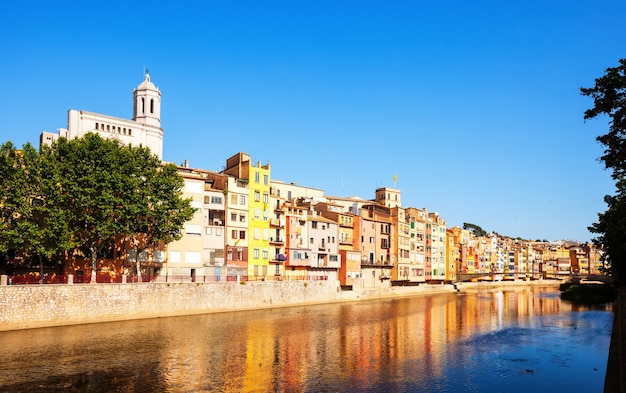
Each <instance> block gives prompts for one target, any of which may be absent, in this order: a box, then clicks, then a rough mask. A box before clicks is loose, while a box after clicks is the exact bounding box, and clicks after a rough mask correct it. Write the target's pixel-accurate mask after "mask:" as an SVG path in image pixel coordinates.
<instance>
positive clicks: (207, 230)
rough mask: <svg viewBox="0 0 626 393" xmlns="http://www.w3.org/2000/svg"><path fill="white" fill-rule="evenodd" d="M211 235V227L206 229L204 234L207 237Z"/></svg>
mask: <svg viewBox="0 0 626 393" xmlns="http://www.w3.org/2000/svg"><path fill="white" fill-rule="evenodd" d="M212 233H213V228H211V227H206V234H207V235H211V234H212Z"/></svg>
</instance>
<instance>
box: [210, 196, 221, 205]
mask: <svg viewBox="0 0 626 393" xmlns="http://www.w3.org/2000/svg"><path fill="white" fill-rule="evenodd" d="M211 203H217V204H221V203H222V197H216V196H212V197H211Z"/></svg>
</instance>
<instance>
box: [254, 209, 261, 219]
mask: <svg viewBox="0 0 626 393" xmlns="http://www.w3.org/2000/svg"><path fill="white" fill-rule="evenodd" d="M254 219H255V220H260V219H261V209H259V208H258V207H255V208H254Z"/></svg>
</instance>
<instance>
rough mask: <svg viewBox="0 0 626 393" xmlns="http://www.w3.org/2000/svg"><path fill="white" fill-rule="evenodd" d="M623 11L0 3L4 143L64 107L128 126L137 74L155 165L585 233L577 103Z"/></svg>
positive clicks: (462, 218) (477, 220) (597, 175)
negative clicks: (147, 93)
mask: <svg viewBox="0 0 626 393" xmlns="http://www.w3.org/2000/svg"><path fill="white" fill-rule="evenodd" d="M625 21H626V2H625V1H623V0H613V1H605V0H599V1H593V2H591V1H571V0H570V1H535V0H529V1H474V2H467V1H441V2H438V1H431V2H420V1H393V2H390V1H310V2H303V1H250V2H242V1H221V2H216V1H207V2H185V1H178V2H158V1H152V2H145V1H144V2H118V1H108V2H96V3H92V2H82V1H81V2H78V1H76V2H70V1H58V2H56V1H55V2H31V1H24V2H18V1H10V2H3V3H2V4H1V5H0V54H1V61H0V103H1V105H0V141H2V142H5V141H7V140H10V141H12V142H14V143H16V144H18V145H22V144H23V143H25V142H27V141H30V142H32V143H34V144H37V143H38V138H39V134H40V133H41V132H42V131H44V130H47V131H54V130H56V129H57V128H65V127H66V126H67V111H68V110H69V109H79V110H87V111H92V112H97V113H103V114H108V115H112V116H117V117H123V118H130V117H132V91H133V89H134V88H135V87H136V86H137V85H138V84H139V83H140V82H141V81H142V79H143V73H144V67H146V68H148V69H149V71H150V75H151V78H152V81H153V82H154V83H155V84H156V85H157V87H159V89H160V90H161V92H162V94H163V97H162V108H161V109H162V113H161V120H162V126H163V128H164V129H165V139H164V149H163V156H164V157H163V158H164V160H165V161H172V162H176V163H182V162H183V161H184V160H185V159H187V160H189V163H190V166H193V167H198V168H204V169H209V170H220V169H222V167H223V165H224V164H225V160H226V158H227V157H229V156H231V155H232V154H235V153H237V152H239V151H243V152H246V153H248V154H250V155H251V156H252V159H253V161H255V162H256V161H261V162H262V163H263V164H266V163H270V164H271V175H272V178H274V179H279V180H283V181H287V182H296V183H297V184H300V185H304V186H311V187H315V188H320V189H323V190H325V192H326V194H327V195H333V196H353V195H357V196H360V197H362V198H368V199H369V198H373V197H374V191H375V189H376V188H378V187H380V186H388V187H393V186H394V182H393V175H394V174H396V175H397V182H396V184H395V187H396V188H398V189H400V190H401V191H402V198H403V199H402V201H403V206H414V207H419V208H422V207H425V208H426V209H428V210H429V211H436V212H438V213H439V214H440V215H441V216H442V217H443V218H444V219H445V220H446V221H447V224H448V226H455V225H458V226H461V225H463V223H464V222H469V223H473V224H476V225H479V226H481V227H482V228H483V229H485V230H487V231H496V232H498V233H500V234H503V235H508V236H512V237H517V236H520V237H523V238H528V239H537V238H538V239H548V240H560V239H573V240H578V241H583V242H584V241H587V240H589V239H590V238H591V237H592V234H590V233H589V232H588V230H587V227H588V226H589V225H590V224H592V223H593V222H595V221H596V220H597V213H598V212H602V211H604V210H605V209H606V205H605V204H604V202H603V197H604V195H606V194H612V193H613V190H614V187H613V182H612V181H611V179H610V176H609V173H608V172H607V171H605V170H604V168H603V166H602V164H601V163H600V162H599V161H598V157H599V156H600V155H601V153H602V146H600V145H599V144H598V143H597V142H596V141H595V138H596V136H598V135H600V134H602V133H605V132H606V130H607V120H606V119H601V120H594V121H589V122H586V123H585V122H583V112H584V110H585V109H587V108H589V107H590V106H591V105H592V102H591V100H590V99H589V98H587V97H583V96H581V95H580V93H579V88H580V87H583V86H584V87H589V86H592V85H593V82H594V79H595V78H597V77H599V76H601V75H602V74H603V73H604V70H605V69H606V68H607V67H614V66H617V65H618V59H620V58H622V57H626V53H625V52H624V48H626V23H625Z"/></svg>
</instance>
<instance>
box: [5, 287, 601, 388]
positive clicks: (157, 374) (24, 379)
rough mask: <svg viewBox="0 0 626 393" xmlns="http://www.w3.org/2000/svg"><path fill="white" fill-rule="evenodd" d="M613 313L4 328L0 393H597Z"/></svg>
mask: <svg viewBox="0 0 626 393" xmlns="http://www.w3.org/2000/svg"><path fill="white" fill-rule="evenodd" d="M608 311H610V309H607V308H603V309H601V310H591V309H588V308H587V309H579V308H577V307H574V306H572V305H571V304H570V303H567V302H564V301H561V300H560V298H559V295H558V292H557V291H556V290H554V289H535V290H530V289H518V290H515V291H494V292H474V293H471V292H470V293H462V294H441V295H428V296H419V297H412V298H401V299H388V300H379V301H368V302H359V303H345V304H332V305H320V306H307V307H294V308H285V309H276V310H263V311H255V312H245V313H225V314H212V315H199V316H189V317H179V318H163V319H152V320H143V321H129V322H116V323H106V324H94V325H83V326H70V327H62V328H50V329H34V330H25V331H15V332H0V348H2V349H3V360H2V365H3V367H2V368H1V369H0V390H2V391H11V392H16V391H32V390H33V389H37V390H39V391H90V392H108V391H121V392H164V391H165V392H201V391H216V392H246V391H247V392H320V391H332V392H335V391H341V392H348V391H362V392H389V391H398V392H406V391H416V392H417V391H441V392H444V391H446V392H448V391H476V392H478V391H480V392H485V391H494V392H496V391H503V390H504V389H502V388H503V387H506V389H507V390H508V391H510V392H522V391H526V390H528V389H529V388H530V389H532V388H535V389H540V390H545V389H544V388H546V387H548V386H549V387H550V388H551V389H553V390H554V389H556V390H557V391H562V390H565V389H562V388H563V387H566V386H569V385H568V384H570V385H571V386H573V387H575V388H576V389H577V390H582V391H602V389H601V388H602V383H603V380H604V373H605V369H606V359H607V353H608V345H609V340H610V332H611V321H612V314H611V313H610V312H608Z"/></svg>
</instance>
